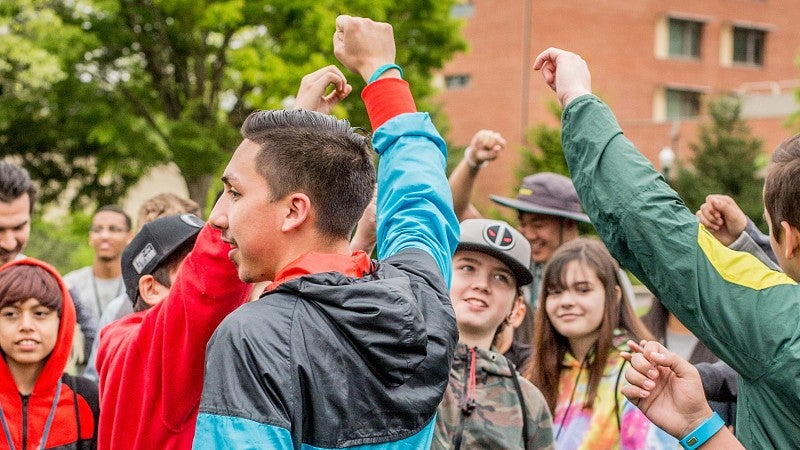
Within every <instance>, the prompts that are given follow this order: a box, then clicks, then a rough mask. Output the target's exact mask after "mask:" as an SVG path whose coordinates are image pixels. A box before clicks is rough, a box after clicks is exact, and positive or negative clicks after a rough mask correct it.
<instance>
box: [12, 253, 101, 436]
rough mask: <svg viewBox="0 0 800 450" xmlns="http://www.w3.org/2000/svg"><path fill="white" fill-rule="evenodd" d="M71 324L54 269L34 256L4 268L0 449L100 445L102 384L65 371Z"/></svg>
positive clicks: (69, 304) (72, 315) (63, 290)
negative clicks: (98, 416)
mask: <svg viewBox="0 0 800 450" xmlns="http://www.w3.org/2000/svg"><path fill="white" fill-rule="evenodd" d="M74 330H75V306H74V305H73V303H72V298H71V297H70V295H69V292H68V291H67V288H66V285H65V284H64V281H63V280H62V279H61V277H60V276H59V275H58V272H56V270H55V269H53V268H52V267H50V266H49V265H47V264H46V263H44V262H42V261H39V260H36V259H33V258H23V259H19V260H15V261H12V262H9V263H8V264H5V265H4V266H2V267H0V349H2V354H3V359H2V361H0V410H1V411H0V422H2V429H3V434H2V435H0V448H9V449H18V448H21V449H25V448H55V447H58V448H78V449H93V448H95V447H96V440H95V438H96V430H97V421H96V420H95V419H96V417H97V415H98V405H97V386H96V385H95V384H94V383H93V382H91V381H89V380H87V379H85V378H82V377H73V376H71V375H68V374H65V373H64V368H65V367H66V365H67V359H68V358H69V353H70V350H71V349H72V336H73V333H74Z"/></svg>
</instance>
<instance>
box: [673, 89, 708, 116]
mask: <svg viewBox="0 0 800 450" xmlns="http://www.w3.org/2000/svg"><path fill="white" fill-rule="evenodd" d="M666 97H667V119H668V120H672V119H688V118H693V117H697V116H698V115H699V114H700V92H697V91H681V90H678V89H669V88H668V89H667V95H666Z"/></svg>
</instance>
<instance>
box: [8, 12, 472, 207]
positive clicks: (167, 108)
mask: <svg viewBox="0 0 800 450" xmlns="http://www.w3.org/2000/svg"><path fill="white" fill-rule="evenodd" d="M452 3H453V0H423V1H420V0H371V1H366V0H339V1H336V2H334V1H330V0H293V1H286V0H247V1H245V0H208V1H205V2H196V1H192V0H61V1H56V2H52V1H49V2H44V1H41V0H5V1H4V2H3V6H1V7H0V21H2V22H0V37H2V38H6V37H8V38H9V39H8V40H6V39H0V77H2V78H0V83H1V85H2V89H3V90H2V93H1V94H0V143H2V147H0V148H2V150H0V152H2V154H3V155H6V154H13V155H21V156H22V159H23V163H24V165H25V166H26V167H27V168H28V169H29V170H30V172H31V175H32V176H33V177H35V178H36V179H38V180H40V181H41V182H42V194H43V195H42V197H43V200H44V201H49V200H53V199H55V198H56V197H58V196H59V195H61V194H62V193H63V192H64V191H65V190H66V189H67V187H69V188H70V189H72V190H74V191H71V192H70V193H71V194H72V195H74V200H73V206H74V207H80V206H82V205H85V204H87V203H91V202H97V203H111V202H115V201H116V200H117V199H118V198H119V197H120V196H122V195H123V194H124V193H125V191H126V190H127V188H128V187H130V186H131V185H132V184H133V183H135V182H136V181H137V180H138V179H139V178H140V177H141V176H142V175H143V174H144V173H145V172H146V170H147V169H148V168H149V167H153V166H155V165H158V164H163V163H165V162H167V161H174V162H175V163H176V165H177V166H178V168H179V169H180V171H181V173H182V175H183V177H184V178H185V179H186V181H187V185H188V186H189V190H190V195H191V197H192V198H193V199H194V200H196V201H198V202H199V203H200V204H206V202H205V199H206V195H207V193H208V190H209V186H210V183H211V180H212V178H213V177H214V174H215V173H216V172H217V171H219V169H220V168H221V165H222V164H223V163H224V162H225V161H227V159H228V158H229V155H230V152H231V151H232V149H233V148H234V147H235V145H236V144H237V143H238V141H239V139H240V138H239V134H238V127H239V125H240V124H241V122H242V121H243V120H244V118H245V117H246V116H247V114H249V113H250V112H251V111H252V110H254V109H271V108H282V107H284V106H285V105H286V102H287V100H289V99H290V96H291V94H293V93H294V92H296V90H297V86H298V84H299V82H300V79H301V78H302V76H303V75H304V74H306V73H308V72H310V71H312V70H315V69H317V68H319V67H322V66H324V65H327V64H332V63H335V59H334V58H333V54H332V53H333V52H332V35H333V31H334V29H335V26H334V23H335V18H336V16H337V15H338V14H342V13H345V14H352V15H361V16H368V17H371V18H373V19H375V20H380V21H388V22H390V23H392V24H393V26H394V31H395V39H396V42H397V46H398V52H397V61H398V63H399V64H401V65H402V66H403V67H404V69H405V73H406V76H407V79H408V80H409V82H410V83H411V86H412V90H413V91H414V95H415V97H416V98H417V99H418V105H419V106H420V107H421V108H426V107H428V103H427V101H426V98H427V97H428V96H429V95H430V94H431V93H432V89H433V88H432V87H431V83H430V79H431V76H432V71H433V70H435V69H437V68H439V67H441V66H442V65H443V64H444V62H445V61H446V60H447V59H448V58H449V57H450V56H451V55H452V54H453V53H454V52H455V51H458V50H462V49H463V48H464V47H465V44H464V41H463V40H462V38H461V37H460V34H459V22H457V21H456V20H455V19H453V18H451V16H450V7H451V5H452ZM2 30H5V34H3V33H4V32H3V31H2ZM3 50H5V51H3ZM12 50H13V51H12ZM26 71H28V72H32V73H26ZM348 81H349V82H350V83H351V84H353V85H354V88H355V90H356V92H359V91H360V89H361V88H362V87H363V85H364V82H363V80H360V79H356V76H355V75H351V76H349V78H348ZM354 97H355V96H354ZM336 113H337V114H338V115H340V116H343V117H348V118H349V119H350V120H351V122H352V123H353V124H354V125H358V126H363V127H365V128H368V121H367V118H366V113H365V111H364V109H363V105H362V104H361V102H359V101H358V100H357V99H350V100H348V101H347V102H345V104H343V105H341V107H340V108H339V109H338V110H337V111H336Z"/></svg>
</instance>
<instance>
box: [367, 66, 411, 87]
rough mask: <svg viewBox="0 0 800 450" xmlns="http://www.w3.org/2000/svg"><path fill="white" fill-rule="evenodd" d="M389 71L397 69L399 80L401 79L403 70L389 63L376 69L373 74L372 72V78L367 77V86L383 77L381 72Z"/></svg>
mask: <svg viewBox="0 0 800 450" xmlns="http://www.w3.org/2000/svg"><path fill="white" fill-rule="evenodd" d="M389 69H397V70H398V71H400V78H403V69H402V68H401V67H400V66H398V65H397V64H394V63H389V64H384V65H382V66H380V67H378V68H377V69H375V72H373V73H372V76H371V77H369V81H367V84H370V83H372V82H373V81H375V80H377V79H378V77H380V76H381V75H383V72H386V71H387V70H389Z"/></svg>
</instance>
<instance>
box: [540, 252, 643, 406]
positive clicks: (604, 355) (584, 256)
mask: <svg viewBox="0 0 800 450" xmlns="http://www.w3.org/2000/svg"><path fill="white" fill-rule="evenodd" d="M572 261H580V262H582V263H583V264H585V265H586V267H588V268H589V269H591V270H593V271H594V272H595V274H597V278H599V279H600V282H601V283H602V284H603V288H604V290H605V308H604V310H603V321H602V322H601V323H600V333H599V336H598V338H597V342H596V343H595V345H594V359H590V356H591V353H590V354H589V355H587V356H586V358H587V367H588V369H589V386H588V392H587V396H586V403H585V404H584V408H591V407H592V405H593V404H594V400H595V397H596V396H597V388H598V386H599V384H600V379H601V378H602V376H603V370H604V369H605V366H606V363H607V362H608V357H609V354H610V353H611V349H612V346H613V343H612V340H613V338H614V330H615V329H617V328H620V329H622V330H624V331H626V332H627V334H628V336H629V337H630V338H631V339H634V340H636V341H639V340H641V339H652V336H651V335H650V332H649V331H647V328H646V327H645V325H644V324H643V323H642V321H641V320H640V319H639V318H638V317H637V316H636V314H635V313H634V311H633V308H632V307H631V303H630V300H631V299H629V298H628V296H627V294H626V293H625V290H624V289H622V283H621V282H620V279H619V277H620V276H621V275H620V268H619V264H617V261H616V260H615V259H614V258H613V257H612V256H611V254H610V253H609V252H608V250H607V249H606V247H605V246H604V245H603V243H602V242H600V241H599V240H596V239H586V238H580V239H576V240H574V241H570V242H568V243H566V244H564V245H562V246H561V247H559V248H558V250H556V252H555V253H553V256H552V257H551V258H550V260H549V261H548V262H547V265H545V267H544V271H543V274H542V283H541V292H540V302H539V308H538V310H537V311H536V318H535V319H534V341H533V342H534V351H533V358H532V360H531V364H529V365H528V367H527V368H526V370H525V376H526V377H527V378H528V379H529V380H531V382H533V384H535V385H536V386H537V387H538V388H539V389H540V390H541V391H542V394H544V397H545V399H546V400H547V404H548V406H549V407H550V411H551V412H552V413H555V407H556V402H557V399H558V389H559V376H560V374H561V369H562V361H563V360H564V355H565V354H566V352H567V351H568V350H569V349H570V347H569V340H568V339H567V338H566V337H564V336H562V335H561V334H559V332H558V331H556V329H555V327H553V324H552V323H551V322H550V317H549V316H548V315H547V311H546V310H545V305H546V303H547V293H548V292H549V291H553V290H556V291H560V290H564V289H565V287H566V280H565V276H566V267H567V265H568V264H569V263H570V262H572ZM618 292H621V293H622V296H621V298H620V299H618V297H617V295H618Z"/></svg>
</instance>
